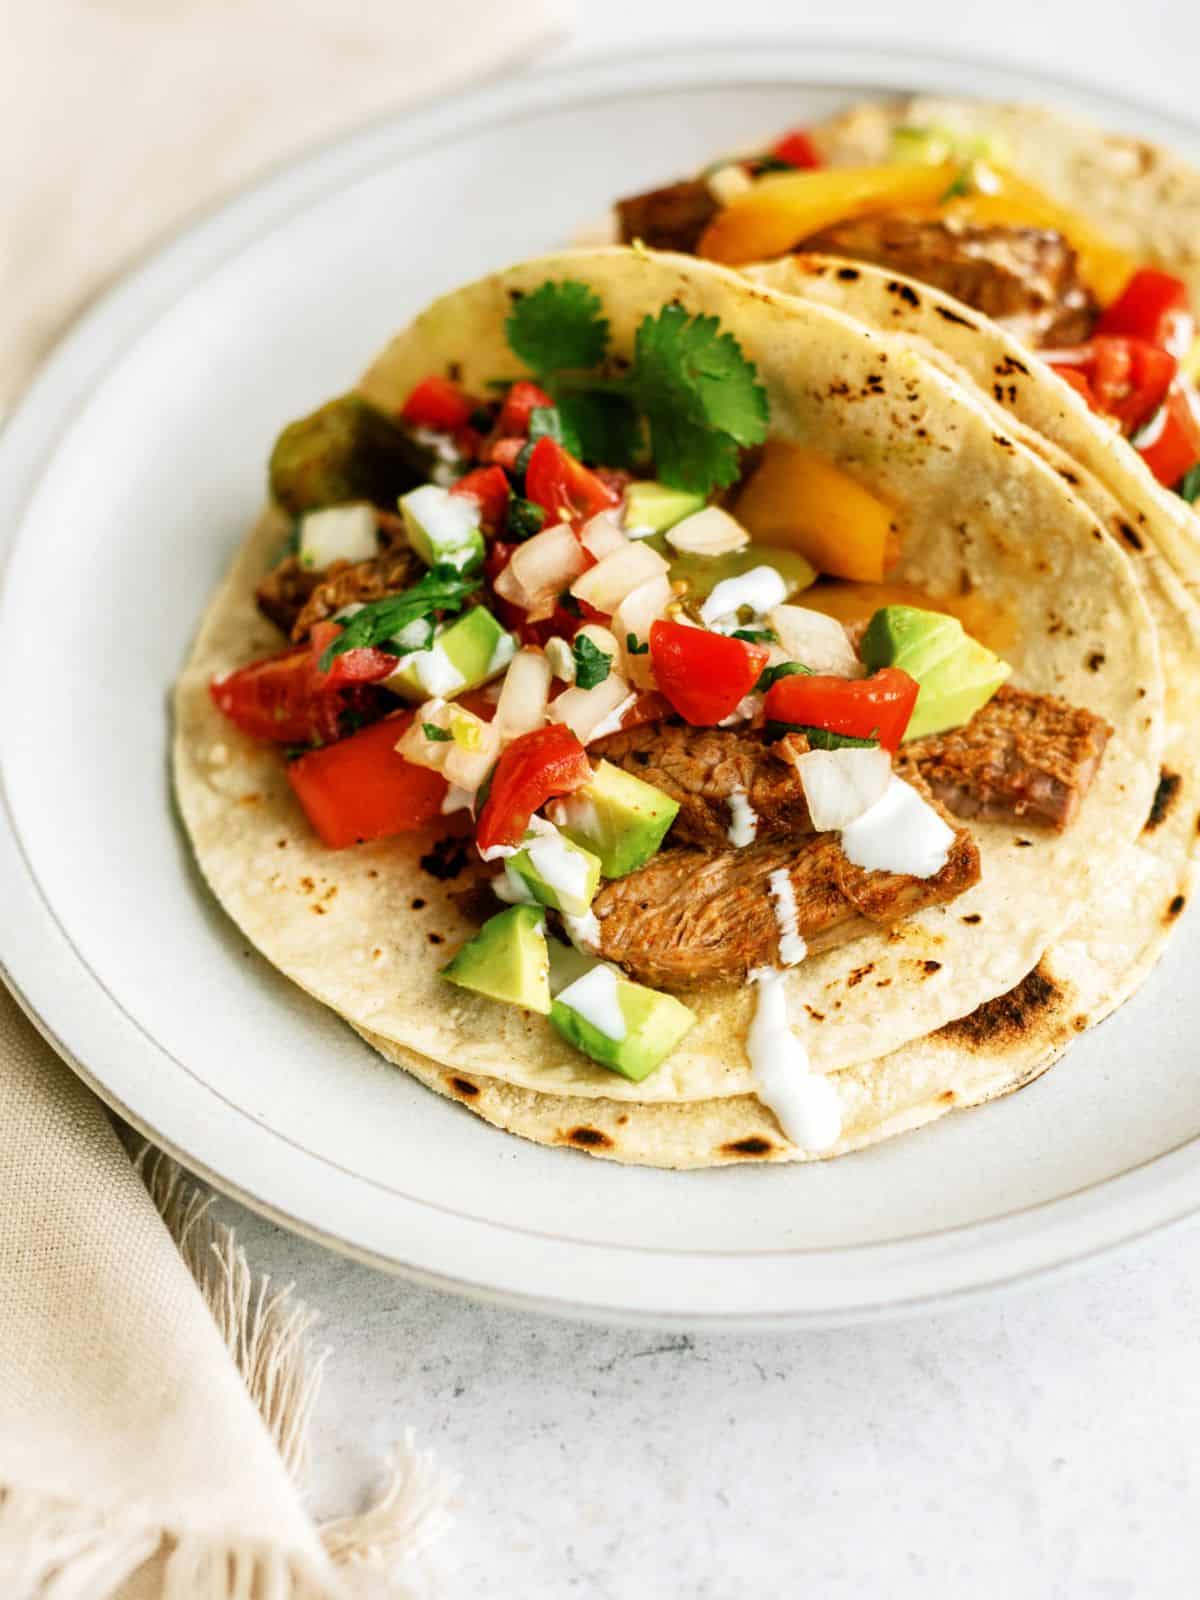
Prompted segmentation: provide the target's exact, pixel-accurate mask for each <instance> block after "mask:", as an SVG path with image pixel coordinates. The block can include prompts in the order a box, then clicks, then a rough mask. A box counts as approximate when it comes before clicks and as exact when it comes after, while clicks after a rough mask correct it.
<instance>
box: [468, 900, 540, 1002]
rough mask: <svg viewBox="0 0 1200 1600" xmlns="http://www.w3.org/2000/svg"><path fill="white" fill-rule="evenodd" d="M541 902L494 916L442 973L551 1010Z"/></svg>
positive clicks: (485, 990)
mask: <svg viewBox="0 0 1200 1600" xmlns="http://www.w3.org/2000/svg"><path fill="white" fill-rule="evenodd" d="M542 916H543V913H542V912H541V911H540V910H539V908H538V907H537V906H510V907H509V909H508V910H507V911H501V912H499V913H498V914H497V915H496V916H494V917H489V918H488V920H487V921H486V922H485V923H484V925H483V927H482V928H480V930H479V932H478V933H477V934H476V935H475V937H474V938H473V939H469V940H468V941H467V943H466V944H465V945H463V947H462V949H461V950H460V951H459V952H458V954H457V955H456V956H453V957H452V958H451V959H450V960H449V961H448V962H447V963H446V965H445V966H444V967H443V968H442V977H443V978H447V979H449V981H450V982H451V983H456V984H458V986H459V987H460V988H462V989H474V990H475V991H476V992H477V993H478V994H486V995H488V996H489V997H490V998H491V999H492V1000H506V1001H508V1002H509V1004H510V1005H514V1006H525V1007H527V1008H528V1009H529V1010H530V1011H540V1012H541V1013H542V1014H543V1016H548V1015H549V1012H550V952H549V950H548V949H547V948H546V929H545V923H544V922H543V920H542Z"/></svg>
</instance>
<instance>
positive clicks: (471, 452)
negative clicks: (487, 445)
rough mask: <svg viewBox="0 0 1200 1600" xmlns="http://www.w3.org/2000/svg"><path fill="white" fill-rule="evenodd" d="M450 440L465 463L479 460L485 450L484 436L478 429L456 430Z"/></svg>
mask: <svg viewBox="0 0 1200 1600" xmlns="http://www.w3.org/2000/svg"><path fill="white" fill-rule="evenodd" d="M450 440H451V443H452V444H453V445H454V448H455V450H457V451H458V453H459V455H460V456H461V457H462V459H463V460H464V461H478V460H479V452H480V451H481V450H482V449H483V435H482V434H481V433H480V431H479V429H478V428H470V427H467V428H455V430H454V432H453V433H452V434H451V435H450Z"/></svg>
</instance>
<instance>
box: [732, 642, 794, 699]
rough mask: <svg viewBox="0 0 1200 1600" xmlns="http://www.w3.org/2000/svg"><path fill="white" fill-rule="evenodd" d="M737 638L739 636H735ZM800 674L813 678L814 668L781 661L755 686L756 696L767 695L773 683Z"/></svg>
mask: <svg viewBox="0 0 1200 1600" xmlns="http://www.w3.org/2000/svg"><path fill="white" fill-rule="evenodd" d="M734 638H735V639H736V638H737V634H734ZM798 672H802V673H804V675H805V677H808V678H811V677H812V668H811V667H806V666H803V665H801V663H800V662H799V661H781V662H780V663H779V665H778V666H777V667H768V668H767V669H766V671H765V672H764V673H763V674H762V676H761V677H760V678H759V680H758V682H757V683H756V684H755V685H754V692H755V694H766V692H767V690H768V689H769V688H770V687H771V685H772V684H773V683H778V682H779V680H780V678H794V677H795V676H796V674H797V673H798Z"/></svg>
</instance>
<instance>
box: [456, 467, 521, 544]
mask: <svg viewBox="0 0 1200 1600" xmlns="http://www.w3.org/2000/svg"><path fill="white" fill-rule="evenodd" d="M450 493H451V494H457V495H466V496H468V497H469V498H471V499H474V500H477V501H478V502H479V510H480V515H481V516H482V518H483V527H484V532H485V533H495V532H496V531H497V530H498V529H500V528H502V527H503V526H504V519H505V516H506V515H507V512H508V497H509V487H508V479H507V477H506V476H505V474H504V471H503V469H502V468H500V467H476V468H475V470H474V471H473V472H468V473H467V474H466V475H465V476H464V477H461V478H460V479H459V480H458V482H457V483H456V484H454V486H453V487H452V488H451V490H450Z"/></svg>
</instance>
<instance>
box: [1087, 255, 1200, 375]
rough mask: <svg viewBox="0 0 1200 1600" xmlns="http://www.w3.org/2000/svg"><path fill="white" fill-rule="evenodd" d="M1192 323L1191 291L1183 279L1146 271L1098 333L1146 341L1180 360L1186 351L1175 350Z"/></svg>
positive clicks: (1106, 316) (1117, 302)
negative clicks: (1189, 293)
mask: <svg viewBox="0 0 1200 1600" xmlns="http://www.w3.org/2000/svg"><path fill="white" fill-rule="evenodd" d="M1190 322H1191V316H1190V309H1189V305H1188V287H1187V284H1186V283H1184V281H1183V279H1182V278H1173V277H1172V276H1171V274H1170V273H1169V272H1160V271H1159V270H1158V268H1157V267H1142V268H1140V269H1139V270H1138V271H1137V272H1135V273H1134V275H1133V277H1132V278H1130V280H1129V282H1128V283H1127V284H1126V285H1125V287H1124V289H1123V290H1122V291H1121V293H1120V294H1119V295H1118V296H1117V298H1116V299H1115V300H1114V301H1113V303H1112V305H1110V306H1109V307H1108V309H1107V310H1106V311H1105V313H1104V315H1103V316H1102V317H1101V318H1100V323H1099V326H1098V327H1097V329H1096V332H1097V333H1099V334H1104V335H1115V336H1117V337H1120V338H1125V339H1145V340H1147V341H1148V343H1150V344H1153V345H1157V346H1158V348H1159V349H1160V350H1166V351H1168V352H1169V353H1170V354H1172V355H1175V356H1179V355H1186V353H1187V352H1186V350H1183V351H1180V350H1179V349H1178V348H1172V347H1173V345H1177V343H1178V342H1181V336H1182V338H1183V339H1186V335H1187V329H1188V326H1189V324H1190ZM1187 342H1188V343H1190V342H1191V341H1190V340H1187Z"/></svg>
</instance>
